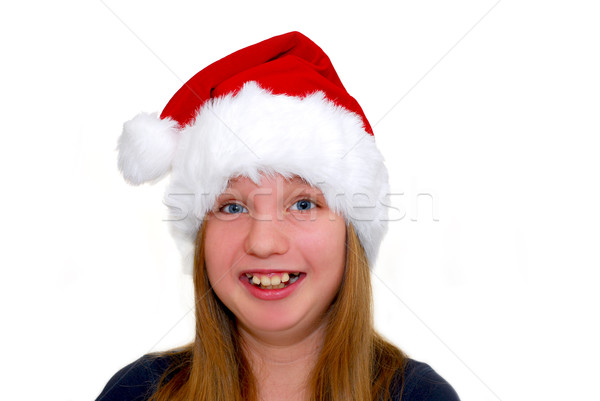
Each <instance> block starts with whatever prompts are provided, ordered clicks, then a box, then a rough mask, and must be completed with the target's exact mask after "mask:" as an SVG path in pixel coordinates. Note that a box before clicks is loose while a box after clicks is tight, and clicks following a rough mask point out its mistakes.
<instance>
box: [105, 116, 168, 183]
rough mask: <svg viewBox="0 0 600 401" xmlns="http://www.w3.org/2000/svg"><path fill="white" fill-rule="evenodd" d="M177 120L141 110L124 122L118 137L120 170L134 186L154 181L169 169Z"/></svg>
mask: <svg viewBox="0 0 600 401" xmlns="http://www.w3.org/2000/svg"><path fill="white" fill-rule="evenodd" d="M178 140H179V131H178V129H177V122H176V121H174V120H172V119H170V118H166V119H160V118H159V117H158V115H157V114H156V113H152V114H149V113H140V114H138V115H137V116H135V117H134V118H133V119H132V120H129V121H127V122H126V123H125V124H123V133H122V134H121V137H120V138H119V145H118V146H117V150H118V151H119V170H121V173H122V174H123V178H125V180H126V181H127V182H129V183H130V184H133V185H140V184H143V183H145V182H149V181H155V180H159V179H160V178H162V177H163V176H164V175H166V174H167V173H168V172H169V170H170V169H171V163H172V161H173V155H174V154H175V149H176V148H177V142H178Z"/></svg>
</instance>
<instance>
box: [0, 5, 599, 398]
mask: <svg viewBox="0 0 600 401" xmlns="http://www.w3.org/2000/svg"><path fill="white" fill-rule="evenodd" d="M211 3H217V2H211ZM221 3H222V5H215V4H211V5H205V4H202V3H200V2H191V1H187V2H184V1H171V2H168V3H167V2H158V1H115V0H106V1H105V2H104V3H103V2H102V1H96V0H93V1H60V0H59V1H53V2H43V1H34V2H19V3H18V2H10V3H9V2H6V3H4V5H2V6H1V8H2V9H1V10H0V33H1V38H2V39H1V41H2V47H1V54H2V64H1V66H0V68H1V70H2V74H1V75H0V85H1V90H0V101H1V104H0V110H1V113H2V132H1V135H2V142H1V143H2V146H1V147H0V164H1V171H2V181H1V183H2V188H3V189H2V197H1V198H0V206H1V209H2V213H3V219H2V225H1V227H2V228H1V234H2V251H1V256H0V265H1V267H2V278H1V280H0V297H1V299H0V301H1V303H0V304H1V307H2V323H3V324H2V331H1V334H0V335H1V344H2V347H3V356H2V363H1V364H0V366H1V367H0V381H1V386H0V398H2V399H4V400H11V401H16V400H61V401H74V400H92V399H94V398H95V397H96V396H97V395H98V393H99V392H100V391H101V389H102V387H103V386H104V384H105V383H106V381H107V380H108V379H109V378H110V376H111V375H112V374H113V373H115V372H116V371H117V370H118V369H119V368H121V367H122V366H124V365H125V364H127V363H129V362H131V361H133V360H134V359H136V358H138V357H139V356H141V355H143V354H144V353H147V352H149V351H154V350H162V349H167V348H169V347H172V346H176V345H179V344H182V343H184V342H187V341H188V340H190V339H191V336H192V319H191V318H192V314H191V313H187V312H188V311H189V310H190V307H191V305H192V296H191V292H190V285H189V281H188V280H189V279H188V278H187V277H185V276H183V275H182V274H181V272H180V268H179V257H178V255H177V252H176V249H175V246H174V244H173V242H172V240H171V239H170V237H169V235H168V232H167V228H166V223H165V221H163V220H164V219H165V218H166V216H167V210H166V207H165V206H164V205H163V204H162V190H163V186H164V183H161V184H159V185H157V186H154V187H149V186H142V187H138V188H134V187H129V186H127V185H126V184H125V183H124V182H123V180H122V179H121V177H120V176H119V173H118V171H117V168H116V152H115V151H114V148H115V146H116V140H117V138H118V136H119V134H120V130H121V125H122V123H123V122H124V121H126V120H128V119H130V118H132V117H133V116H134V115H135V114H137V113H138V112H140V111H160V110H162V108H163V107H164V105H165V104H166V102H167V101H168V100H169V98H170V97H171V96H172V94H174V93H175V91H176V90H177V89H178V88H179V87H180V86H181V85H182V80H183V81H185V80H187V79H188V78H190V77H191V76H192V75H193V74H194V73H196V72H197V71H198V70H200V69H201V68H203V67H204V66H206V65H207V64H209V63H211V62H213V61H215V60H217V59H219V58H221V57H223V56H225V55H226V54H228V53H230V52H232V51H235V50H237V49H239V48H241V47H244V46H246V45H250V44H253V43H255V42H258V41H260V40H263V39H266V38H268V37H271V36H274V35H277V34H281V33H285V32H288V31H291V30H299V31H301V32H303V33H304V34H306V35H307V36H309V37H310V38H311V39H313V40H314V41H315V42H316V43H317V44H319V45H320V46H321V47H322V48H323V49H324V50H325V51H326V52H327V53H328V54H329V56H330V57H331V59H332V61H333V63H334V65H335V66H336V68H337V70H338V73H339V74H340V76H341V78H342V80H343V82H344V83H345V85H346V88H347V89H348V91H349V92H350V93H351V94H353V95H354V97H356V98H357V99H358V100H359V102H360V103H361V105H362V106H363V109H364V110H365V112H366V114H367V116H368V118H369V119H370V121H371V124H372V125H374V129H375V136H376V140H377V142H378V144H379V147H380V149H381V150H382V152H383V153H384V156H385V157H386V159H387V162H388V167H389V170H390V174H391V187H392V191H393V192H394V193H396V194H400V193H402V194H403V195H397V196H395V198H394V199H395V206H396V207H397V208H398V209H399V210H398V212H396V213H395V214H393V215H392V217H396V218H397V221H393V222H392V223H391V224H390V232H389V235H388V236H387V237H386V240H385V242H384V243H383V248H382V251H381V256H380V259H379V263H378V265H377V267H376V269H375V271H374V278H373V282H374V287H375V292H376V301H377V305H376V322H377V326H378V327H379V329H380V330H381V331H382V332H383V333H384V334H385V335H386V336H387V337H388V338H390V339H391V340H393V341H394V342H395V343H396V344H398V345H399V346H400V347H401V348H402V349H404V350H405V351H406V352H407V353H408V354H409V355H410V356H411V357H413V358H415V359H419V360H422V361H426V362H428V363H429V364H431V366H433V367H434V369H436V370H437V371H438V372H439V373H440V374H441V375H442V376H444V377H445V378H446V379H447V380H448V381H450V382H451V383H452V384H453V386H454V387H455V388H456V390H457V391H458V393H459V394H460V396H461V397H462V399H463V400H473V401H475V400H477V401H483V400H501V401H509V400H574V399H586V400H590V399H596V400H598V399H600V398H598V397H599V396H598V391H597V388H598V374H599V373H600V371H599V368H598V360H599V357H600V349H599V346H598V341H597V339H598V338H600V329H599V321H598V305H599V301H600V295H598V290H597V287H598V285H599V284H600V283H599V278H600V274H599V273H598V270H599V268H600V257H599V254H598V253H599V252H598V248H599V239H600V238H599V237H600V235H599V230H600V212H599V208H598V205H599V204H600V188H599V182H598V172H599V171H600V161H599V159H598V151H599V150H600V147H599V144H598V141H597V137H598V135H599V134H600V130H599V127H600V119H599V113H598V111H599V110H600V107H599V106H600V95H599V94H600V79H599V73H598V72H599V71H600V53H599V44H598V38H600V24H599V23H598V21H599V17H600V15H599V12H598V9H597V3H596V2H594V1H569V2H566V1H563V2H558V1H509V0H502V1H500V2H498V3H496V0H492V1H453V2H448V1H418V2H417V1H410V2H408V1H398V2H388V3H386V2H377V1H375V2H370V4H369V5H367V3H366V2H349V1H345V2H325V1H316V2H315V1H304V2H294V3H293V4H292V5H284V4H283V3H282V2H265V1H255V2H239V3H238V2H233V1H227V2H221ZM8 4H10V5H8ZM482 17H483V18H482ZM419 193H426V194H430V196H429V195H420V196H419V195H418V194H419ZM432 199H433V205H434V207H433V208H432ZM417 206H418V208H417ZM401 217H402V218H401ZM435 220H437V221H435ZM383 283H385V286H384V285H383Z"/></svg>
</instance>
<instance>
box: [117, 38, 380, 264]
mask: <svg viewBox="0 0 600 401" xmlns="http://www.w3.org/2000/svg"><path fill="white" fill-rule="evenodd" d="M118 151H119V157H118V162H119V169H120V170H121V172H122V174H123V176H124V178H125V180H127V181H128V182H129V183H131V184H134V185H139V184H142V183H146V182H151V183H153V182H156V181H158V180H160V179H161V178H163V177H164V176H165V175H167V174H168V173H170V181H169V183H168V185H167V188H166V193H165V199H164V201H165V204H166V205H167V206H168V207H169V208H170V209H171V211H172V213H173V215H172V216H171V219H170V223H171V232H172V233H173V235H174V236H175V238H176V240H177V243H178V245H179V247H180V250H181V251H182V253H183V256H184V265H185V267H186V270H188V271H190V269H191V266H192V261H193V257H192V255H193V248H194V240H195V237H196V233H197V231H198V229H199V227H200V225H201V223H202V220H203V218H204V216H205V215H206V214H207V213H208V212H209V211H210V210H211V209H212V207H213V206H214V202H215V200H216V198H217V197H218V196H219V195H220V194H221V193H222V192H223V191H224V190H225V189H226V188H227V185H228V181H229V180H230V179H231V178H233V177H238V176H246V177H249V178H251V179H252V180H254V181H255V182H257V183H258V182H259V180H260V175H261V173H278V174H281V175H283V176H286V177H292V176H299V177H301V178H303V179H304V180H305V181H307V182H308V183H309V184H311V185H313V186H315V187H317V188H319V189H320V190H321V191H322V192H323V194H324V196H325V199H326V201H327V203H328V206H329V207H330V208H332V209H333V210H335V211H336V212H338V213H340V214H341V215H342V216H344V218H345V219H346V221H347V222H351V223H352V224H353V226H354V228H355V230H356V232H357V234H358V237H359V240H360V242H361V244H362V246H363V248H364V249H365V252H366V255H367V258H368V259H369V261H370V264H371V266H372V264H373V262H374V261H375V257H376V255H377V250H378V248H379V245H380V243H381V240H382V237H383V235H384V233H385V231H386V228H387V207H388V206H386V205H389V203H388V202H387V197H388V176H387V169H386V168H385V165H384V163H383V158H382V156H381V153H380V152H379V150H378V149H377V148H376V146H375V141H374V138H373V134H372V130H371V126H370V125H369V122H368V121H367V118H366V116H365V114H364V113H363V111H362V109H361V107H360V105H359V104H358V103H357V102H356V100H355V99H354V98H353V97H352V96H350V94H349V93H348V92H347V91H346V89H345V88H344V86H343V85H342V82H341V81H340V79H339V77H338V75H337V73H336V72H335V69H334V68H333V65H332V64H331V61H330V60H329V58H328V57H327V55H326V54H325V53H324V52H323V50H321V48H319V47H318V46H317V45H316V44H315V43H313V42H312V41H311V40H310V39H308V38H307V37H306V36H304V35H302V34H301V33H299V32H290V33H287V34H284V35H280V36H276V37H273V38H271V39H267V40H265V41H263V42H260V43H257V44H255V45H252V46H249V47H246V48H244V49H242V50H239V51H237V52H235V53H233V54H230V55H229V56H227V57H225V58H223V59H221V60H219V61H217V62H215V63H213V64H211V65H210V66H208V67H206V68H205V69H203V70H202V71H200V72H199V73H197V74H196V75H195V76H194V77H192V78H191V79H190V80H189V81H188V82H186V83H185V84H184V85H183V87H181V89H179V91H178V92H177V93H176V94H175V95H174V96H173V98H172V99H171V100H170V101H169V103H168V104H167V106H166V107H165V109H164V110H163V112H162V114H161V115H160V117H159V116H158V115H156V114H146V113H142V114H139V115H138V116H136V117H135V118H133V119H132V120H130V121H128V122H126V123H125V124H124V126H123V133H122V135H121V137H120V138H119V145H118Z"/></svg>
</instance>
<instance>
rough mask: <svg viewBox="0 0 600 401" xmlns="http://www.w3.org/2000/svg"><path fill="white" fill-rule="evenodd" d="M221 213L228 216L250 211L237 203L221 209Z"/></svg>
mask: <svg viewBox="0 0 600 401" xmlns="http://www.w3.org/2000/svg"><path fill="white" fill-rule="evenodd" d="M221 211H222V212H223V213H228V214H237V213H248V209H246V208H245V207H243V206H242V205H239V204H237V203H230V204H228V205H225V206H223V207H222V208H221Z"/></svg>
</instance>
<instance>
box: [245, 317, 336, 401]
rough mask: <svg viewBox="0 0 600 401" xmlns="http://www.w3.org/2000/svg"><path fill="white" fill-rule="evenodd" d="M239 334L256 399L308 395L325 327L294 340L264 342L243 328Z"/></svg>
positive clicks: (285, 398)
mask: <svg viewBox="0 0 600 401" xmlns="http://www.w3.org/2000/svg"><path fill="white" fill-rule="evenodd" d="M240 335H241V336H242V338H243V344H244V351H245V355H246V357H247V358H248V362H249V363H250V366H251V367H252V372H253V374H254V377H255V379H256V384H257V390H258V396H259V397H258V398H259V400H261V401H270V400H306V399H307V398H308V397H307V395H308V392H307V391H308V381H309V376H310V373H311V371H312V369H313V367H314V366H315V364H316V362H317V359H318V357H319V352H320V351H321V346H322V344H323V338H324V327H319V328H317V329H316V330H314V331H313V332H312V333H310V334H309V335H308V336H305V337H303V338H301V339H300V340H298V341H293V342H272V341H265V340H264V339H263V338H259V337H257V336H255V335H252V334H250V333H248V332H246V331H244V330H243V329H240Z"/></svg>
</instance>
